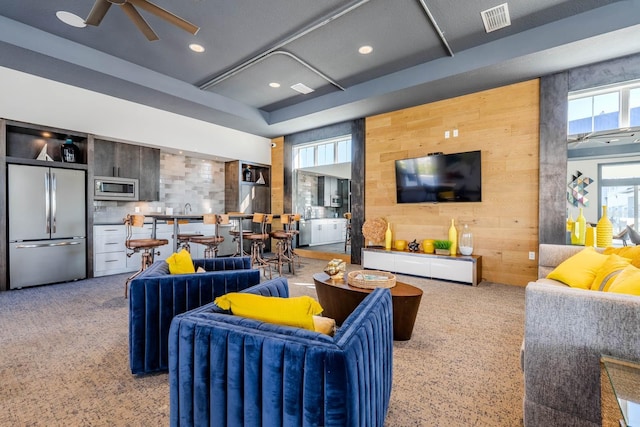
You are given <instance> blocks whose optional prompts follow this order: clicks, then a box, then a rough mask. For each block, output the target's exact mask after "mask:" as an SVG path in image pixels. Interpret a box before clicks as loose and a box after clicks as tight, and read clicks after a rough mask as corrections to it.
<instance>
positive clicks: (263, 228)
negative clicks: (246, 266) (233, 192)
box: [245, 213, 273, 279]
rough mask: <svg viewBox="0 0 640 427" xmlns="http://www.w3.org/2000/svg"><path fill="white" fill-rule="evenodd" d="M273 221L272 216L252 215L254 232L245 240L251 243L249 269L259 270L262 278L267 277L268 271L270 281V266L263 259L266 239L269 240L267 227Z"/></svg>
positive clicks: (267, 261)
mask: <svg viewBox="0 0 640 427" xmlns="http://www.w3.org/2000/svg"><path fill="white" fill-rule="evenodd" d="M272 221H273V215H271V214H263V213H255V214H253V219H252V223H253V225H254V227H256V232H255V233H252V234H249V235H247V236H246V237H245V239H247V240H249V241H250V242H251V267H253V268H261V269H262V272H263V274H264V277H267V270H268V271H269V279H271V264H269V260H267V259H266V258H265V257H264V247H265V244H266V241H267V239H269V237H270V236H269V229H268V228H269V225H270V224H271V222H272Z"/></svg>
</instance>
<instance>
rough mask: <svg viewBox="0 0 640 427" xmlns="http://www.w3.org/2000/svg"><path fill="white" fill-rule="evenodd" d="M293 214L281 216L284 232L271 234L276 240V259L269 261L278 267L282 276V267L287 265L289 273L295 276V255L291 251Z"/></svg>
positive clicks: (278, 231) (277, 231) (279, 231)
mask: <svg viewBox="0 0 640 427" xmlns="http://www.w3.org/2000/svg"><path fill="white" fill-rule="evenodd" d="M293 217H294V216H293V215H292V214H283V215H281V216H280V222H281V223H282V228H283V229H282V230H275V231H272V232H271V233H270V235H271V238H272V239H274V240H276V253H275V257H273V258H271V259H270V260H269V261H270V262H272V263H275V264H276V265H277V266H278V274H279V275H280V276H282V266H283V265H285V264H287V265H288V266H289V272H290V273H291V274H295V263H294V254H293V253H292V251H291V248H292V240H293V235H294V234H293V233H291V232H290V224H291V222H292V221H293V220H294V219H293Z"/></svg>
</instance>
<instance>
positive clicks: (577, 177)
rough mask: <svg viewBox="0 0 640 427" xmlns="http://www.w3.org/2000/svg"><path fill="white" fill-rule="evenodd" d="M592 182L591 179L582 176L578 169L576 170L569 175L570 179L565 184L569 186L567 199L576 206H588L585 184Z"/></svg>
mask: <svg viewBox="0 0 640 427" xmlns="http://www.w3.org/2000/svg"><path fill="white" fill-rule="evenodd" d="M592 182H593V179H591V178H589V177H586V176H583V175H582V172H580V171H576V173H575V174H573V175H572V176H571V181H569V184H568V185H567V187H569V191H567V201H568V202H569V203H571V204H572V205H573V206H575V207H576V208H577V207H580V206H584V207H587V206H589V198H588V197H587V194H589V192H588V191H587V186H588V185H589V184H591V183H592Z"/></svg>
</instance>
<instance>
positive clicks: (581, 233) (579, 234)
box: [571, 208, 587, 246]
mask: <svg viewBox="0 0 640 427" xmlns="http://www.w3.org/2000/svg"><path fill="white" fill-rule="evenodd" d="M586 234H587V221H586V219H585V218H584V215H583V214H582V208H580V214H579V215H578V218H577V219H576V222H575V223H574V224H573V230H572V231H571V244H572V245H582V246H584V241H585V237H586Z"/></svg>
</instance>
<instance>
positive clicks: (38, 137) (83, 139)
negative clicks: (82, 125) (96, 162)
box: [6, 120, 87, 170]
mask: <svg viewBox="0 0 640 427" xmlns="http://www.w3.org/2000/svg"><path fill="white" fill-rule="evenodd" d="M65 142H68V143H69V144H71V145H73V146H74V147H75V148H74V152H75V155H74V156H73V161H72V162H65V161H64V159H63V156H62V147H63V145H64V144H65ZM6 153H7V154H6V155H7V163H21V164H30V165H46V166H54V167H59V168H68V169H85V170H86V169H87V135H85V134H81V133H76V132H72V131H67V130H63V129H55V128H48V127H44V126H38V125H31V124H28V123H20V122H12V121H9V120H7V121H6Z"/></svg>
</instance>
